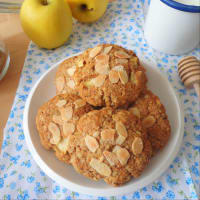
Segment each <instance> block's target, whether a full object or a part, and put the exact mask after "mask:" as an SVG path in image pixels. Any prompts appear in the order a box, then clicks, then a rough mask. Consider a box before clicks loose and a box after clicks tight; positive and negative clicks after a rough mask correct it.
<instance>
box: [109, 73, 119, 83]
mask: <svg viewBox="0 0 200 200" xmlns="http://www.w3.org/2000/svg"><path fill="white" fill-rule="evenodd" d="M109 80H110V82H111V83H118V81H119V74H118V72H117V71H115V70H111V71H110V72H109Z"/></svg>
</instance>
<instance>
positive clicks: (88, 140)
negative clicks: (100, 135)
mask: <svg viewBox="0 0 200 200" xmlns="http://www.w3.org/2000/svg"><path fill="white" fill-rule="evenodd" d="M85 144H86V146H87V148H88V149H89V150H90V151H91V152H93V153H94V152H95V151H96V150H97V149H98V148H99V144H98V142H97V140H96V139H95V138H94V137H92V136H90V135H87V136H86V137H85Z"/></svg>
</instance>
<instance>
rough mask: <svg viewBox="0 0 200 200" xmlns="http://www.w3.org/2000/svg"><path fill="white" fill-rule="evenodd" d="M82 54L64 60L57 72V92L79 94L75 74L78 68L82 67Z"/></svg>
mask: <svg viewBox="0 0 200 200" xmlns="http://www.w3.org/2000/svg"><path fill="white" fill-rule="evenodd" d="M81 62H82V59H81V55H78V56H73V57H71V58H68V59H66V60H64V61H63V62H62V63H61V64H60V65H59V67H58V69H57V72H56V79H55V85H56V94H65V93H67V94H71V93H72V94H78V92H77V90H76V85H75V81H74V78H73V75H74V73H75V71H76V69H77V68H79V67H82V65H83V63H81Z"/></svg>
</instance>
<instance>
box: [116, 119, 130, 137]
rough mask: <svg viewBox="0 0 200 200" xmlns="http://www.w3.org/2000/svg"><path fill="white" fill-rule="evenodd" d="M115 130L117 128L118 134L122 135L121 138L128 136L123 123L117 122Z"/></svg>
mask: <svg viewBox="0 0 200 200" xmlns="http://www.w3.org/2000/svg"><path fill="white" fill-rule="evenodd" d="M115 128H116V130H117V133H118V134H119V135H121V136H123V137H125V138H126V137H127V136H128V134H127V130H126V127H125V126H124V124H123V123H121V122H116V124H115Z"/></svg>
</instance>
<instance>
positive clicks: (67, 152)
mask: <svg viewBox="0 0 200 200" xmlns="http://www.w3.org/2000/svg"><path fill="white" fill-rule="evenodd" d="M55 84H56V93H57V95H56V96H55V97H54V98H52V99H51V100H49V101H48V102H47V103H45V104H44V105H42V106H41V108H40V109H39V110H38V113H37V116H36V125H37V129H38V132H39V135H40V139H41V144H42V145H43V146H44V147H45V148H46V149H48V150H51V149H52V150H53V151H55V155H56V156H57V157H58V159H59V160H61V161H64V162H65V163H67V164H71V165H72V166H73V167H74V169H75V170H76V171H77V172H79V173H80V174H82V175H84V176H86V177H88V178H90V179H92V180H96V181H97V180H100V179H103V180H104V181H105V182H106V183H108V184H111V185H113V186H120V185H122V184H124V183H126V182H127V181H129V180H130V179H131V178H132V177H134V178H137V177H139V176H140V175H141V174H142V172H143V171H144V169H145V167H146V166H147V165H148V163H149V161H150V159H151V157H152V156H153V155H155V154H156V153H157V152H158V151H160V150H161V149H162V148H163V147H164V146H165V145H166V144H167V142H168V139H169V136H170V132H171V129H170V124H169V121H168V118H167V114H166V112H165V108H164V106H163V105H162V103H161V102H160V99H159V98H158V97H157V96H156V95H154V94H153V93H152V92H151V91H150V90H149V89H148V88H147V85H146V84H147V77H146V74H145V69H144V68H143V67H142V66H141V64H140V62H139V59H138V58H137V56H136V55H135V54H134V53H133V52H132V51H129V50H126V49H124V48H122V47H120V46H117V45H111V44H101V45H98V46H96V47H94V48H91V49H88V50H86V51H85V52H83V53H82V54H80V55H78V56H74V57H71V58H69V59H66V60H65V61H64V62H62V63H61V64H60V66H59V67H58V70H57V73H56V80H55Z"/></svg>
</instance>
